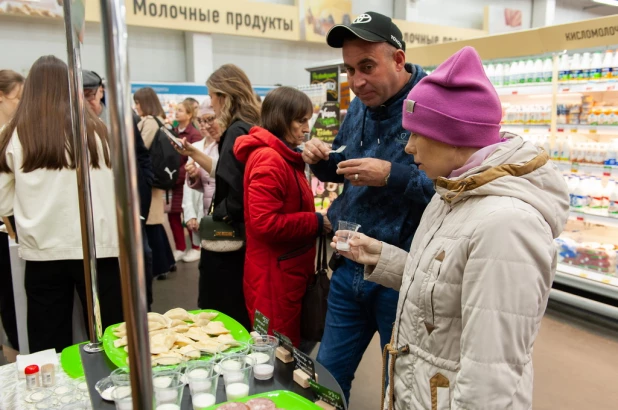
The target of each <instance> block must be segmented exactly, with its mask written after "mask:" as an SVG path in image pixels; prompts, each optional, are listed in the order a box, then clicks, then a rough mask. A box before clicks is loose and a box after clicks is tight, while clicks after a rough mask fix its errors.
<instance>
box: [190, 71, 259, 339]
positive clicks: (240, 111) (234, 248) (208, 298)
mask: <svg viewBox="0 0 618 410" xmlns="http://www.w3.org/2000/svg"><path fill="white" fill-rule="evenodd" d="M206 86H207V87H208V94H209V95H210V98H211V102H212V106H213V109H214V111H215V115H216V117H217V120H218V121H219V124H220V125H221V129H222V130H225V131H223V135H222V136H221V140H220V142H219V160H218V162H217V163H216V165H215V166H214V167H213V165H214V164H213V160H212V158H211V157H209V156H208V155H206V154H204V153H203V152H201V151H199V150H197V149H196V148H195V147H193V146H192V145H191V144H190V143H188V142H187V141H186V140H185V139H183V140H182V143H183V147H184V148H183V149H179V150H178V151H179V152H180V153H181V154H183V155H188V156H190V157H191V158H192V159H193V160H194V161H195V162H196V163H197V164H199V165H200V166H201V167H202V168H203V169H204V170H205V171H206V172H208V173H209V174H210V175H213V168H214V174H215V186H216V192H215V195H214V200H213V203H212V207H211V212H210V214H209V215H207V216H205V217H204V218H202V221H201V223H200V232H201V234H200V236H201V238H202V248H203V251H202V255H201V258H200V284H199V296H198V305H199V307H200V308H202V309H205V308H208V309H216V310H218V311H220V312H223V313H225V314H227V315H229V316H231V317H233V318H234V319H236V320H237V321H238V322H240V323H241V324H242V325H243V326H244V327H246V328H247V329H250V327H251V322H250V321H249V316H248V315H247V310H246V308H245V297H244V294H243V272H244V264H245V251H246V248H245V241H244V231H245V224H244V222H245V216H244V205H243V193H244V189H243V176H244V173H245V166H244V164H243V163H241V162H240V161H238V160H237V159H236V157H234V152H233V148H234V143H235V142H236V139H237V138H238V137H239V136H241V135H245V134H248V133H249V129H250V128H251V127H252V126H253V125H255V124H257V123H259V121H260V102H259V101H258V97H257V96H256V95H255V93H254V92H253V88H252V86H251V82H250V81H249V78H248V77H247V75H246V74H245V72H244V71H242V70H241V69H240V68H238V67H236V66H235V65H232V64H226V65H223V66H221V67H220V68H219V69H217V70H216V71H215V72H214V73H212V75H211V76H210V77H209V78H208V81H206ZM205 227H206V228H205ZM205 232H208V235H204V234H202V233H205ZM213 232H214V233H213Z"/></svg>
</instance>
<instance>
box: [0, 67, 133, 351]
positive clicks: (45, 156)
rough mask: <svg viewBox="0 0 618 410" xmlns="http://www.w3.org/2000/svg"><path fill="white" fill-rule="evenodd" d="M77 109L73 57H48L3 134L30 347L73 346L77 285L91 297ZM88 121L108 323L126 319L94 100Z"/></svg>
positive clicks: (0, 147) (1, 188)
mask: <svg viewBox="0 0 618 410" xmlns="http://www.w3.org/2000/svg"><path fill="white" fill-rule="evenodd" d="M70 110H71V107H70V102H69V84H68V74H67V66H66V64H65V63H63V62H62V61H61V60H59V59H58V58H56V57H54V56H45V57H41V58H39V59H38V60H37V61H36V62H35V63H34V65H33V66H32V68H31V70H30V73H29V75H28V78H27V80H26V82H25V85H24V90H23V96H22V99H21V102H20V105H19V107H18V109H17V112H16V113H15V116H14V117H13V119H12V120H11V122H10V123H9V124H8V125H7V126H6V127H5V129H4V131H3V133H2V135H1V136H0V216H7V215H12V214H14V215H15V223H16V226H17V233H18V235H19V253H20V256H21V258H22V259H25V260H26V277H25V287H26V295H27V297H28V335H29V341H30V351H31V352H36V351H40V350H44V349H49V348H55V349H56V351H58V352H60V351H61V350H62V349H64V348H65V347H67V346H69V345H71V344H72V310H73V294H74V290H75V289H76V290H77V293H78V294H79V296H80V299H81V300H82V305H83V306H85V303H86V300H85V285H84V268H83V264H84V262H83V253H82V237H81V228H80V218H79V201H78V190H77V177H76V173H75V154H74V153H75V147H74V145H73V135H72V127H71V111H70ZM86 128H87V135H88V150H89V153H90V180H91V189H92V191H91V193H92V206H93V221H94V233H95V245H96V252H97V267H98V285H99V302H100V309H101V317H102V322H103V326H104V327H107V326H108V325H111V324H113V323H118V322H122V321H123V315H122V304H121V303H120V300H121V293H120V269H119V266H118V232H117V226H116V208H115V196H114V177H113V174H112V169H111V158H110V150H109V145H108V138H107V130H106V128H105V125H104V124H103V123H102V122H101V120H99V119H98V118H97V117H96V115H94V113H92V111H91V110H90V109H89V108H88V107H87V108H86ZM84 314H85V309H84Z"/></svg>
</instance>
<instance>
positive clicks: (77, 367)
mask: <svg viewBox="0 0 618 410" xmlns="http://www.w3.org/2000/svg"><path fill="white" fill-rule="evenodd" d="M85 343H87V342H85ZM85 343H79V344H76V345H73V346H69V347H67V348H65V349H64V350H63V351H62V353H61V354H60V365H61V366H62V370H64V372H65V373H66V374H67V375H68V376H69V377H71V378H73V379H77V378H79V377H82V376H84V366H83V365H82V358H81V356H80V353H79V350H80V348H81V346H82V345H84V344H85Z"/></svg>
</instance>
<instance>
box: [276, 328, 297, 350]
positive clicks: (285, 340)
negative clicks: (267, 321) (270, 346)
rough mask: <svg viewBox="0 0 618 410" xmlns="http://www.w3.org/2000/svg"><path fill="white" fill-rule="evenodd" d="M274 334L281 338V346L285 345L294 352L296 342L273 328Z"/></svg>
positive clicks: (285, 347) (286, 348)
mask: <svg viewBox="0 0 618 410" xmlns="http://www.w3.org/2000/svg"><path fill="white" fill-rule="evenodd" d="M273 335H275V337H276V338H277V339H279V344H280V345H281V347H283V348H284V349H285V350H287V351H288V352H290V353H293V352H294V344H293V343H292V341H291V340H290V338H289V337H287V336H286V335H282V334H281V333H279V332H277V331H276V330H273Z"/></svg>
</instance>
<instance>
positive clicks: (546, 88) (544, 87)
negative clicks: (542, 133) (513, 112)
mask: <svg viewBox="0 0 618 410" xmlns="http://www.w3.org/2000/svg"><path fill="white" fill-rule="evenodd" d="M495 88H496V91H497V92H498V95H500V96H508V95H543V94H550V95H551V93H552V91H553V90H552V84H551V83H522V84H511V85H503V86H495ZM587 92H588V93H600V92H618V81H616V80H610V81H583V82H579V81H566V82H561V83H559V84H558V93H559V94H574V93H587Z"/></svg>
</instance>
